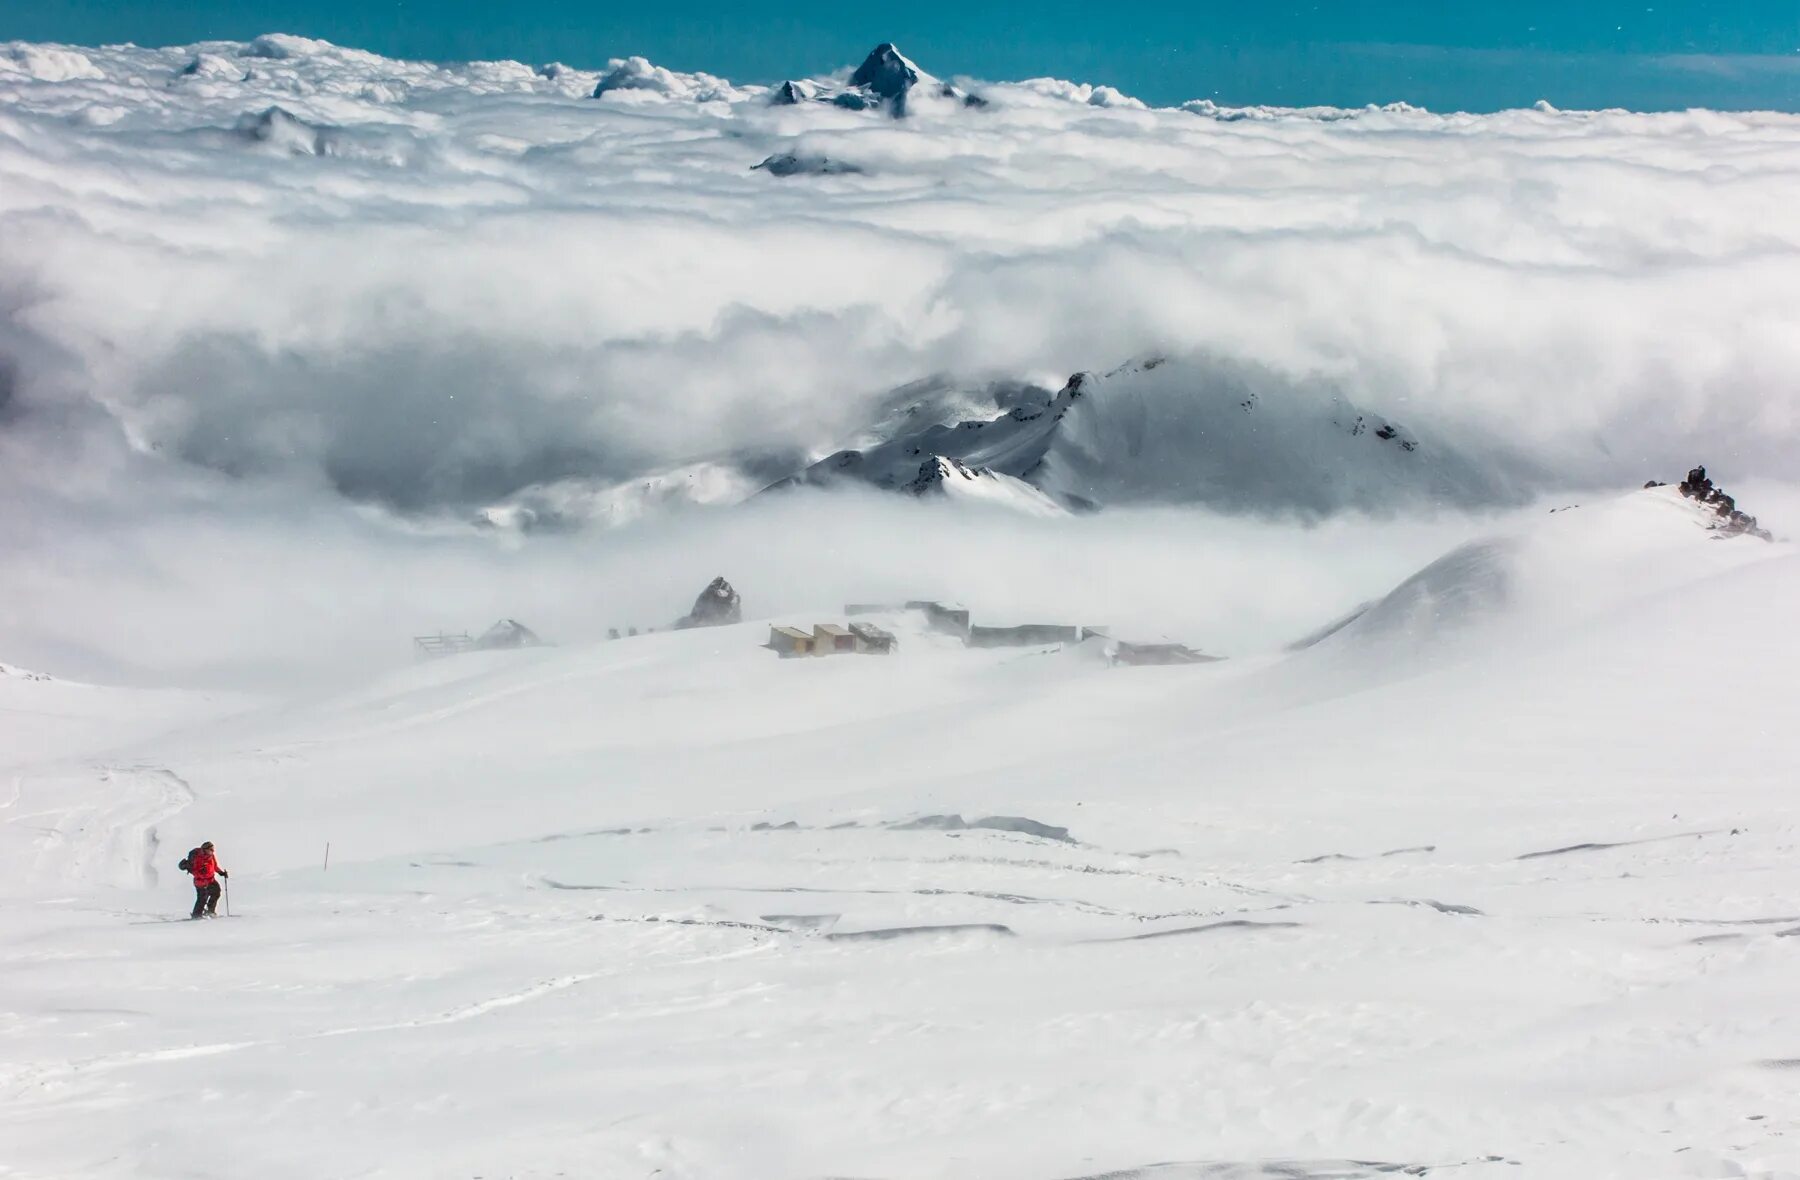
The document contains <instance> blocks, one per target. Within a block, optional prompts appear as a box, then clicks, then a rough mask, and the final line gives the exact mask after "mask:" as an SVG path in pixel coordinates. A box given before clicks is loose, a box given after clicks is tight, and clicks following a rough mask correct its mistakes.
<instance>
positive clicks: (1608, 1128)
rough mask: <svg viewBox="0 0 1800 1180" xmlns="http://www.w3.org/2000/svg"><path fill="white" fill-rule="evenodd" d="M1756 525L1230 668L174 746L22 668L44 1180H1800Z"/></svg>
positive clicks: (815, 675) (344, 701) (1470, 555)
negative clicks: (212, 906)
mask: <svg viewBox="0 0 1800 1180" xmlns="http://www.w3.org/2000/svg"><path fill="white" fill-rule="evenodd" d="M1705 514H1706V510H1705V509H1703V508H1701V507H1698V506H1695V505H1693V504H1692V503H1691V502H1688V501H1684V500H1682V499H1681V498H1680V497H1679V496H1678V495H1676V494H1675V493H1674V492H1672V491H1671V490H1669V489H1652V490H1647V491H1641V492H1636V493H1632V494H1630V495H1628V496H1625V497H1623V498H1617V497H1614V498H1608V499H1606V500H1603V501H1601V502H1598V503H1594V504H1590V505H1586V506H1583V507H1580V508H1576V509H1572V510H1570V511H1567V512H1559V513H1555V514H1546V515H1542V516H1538V517H1534V518H1533V520H1532V522H1531V523H1530V524H1528V525H1525V526H1521V527H1519V528H1517V529H1515V530H1514V531H1513V532H1511V533H1510V534H1509V535H1506V536H1502V537H1495V538H1491V539H1489V540H1486V541H1483V542H1480V543H1478V544H1474V545H1471V546H1468V547H1465V548H1464V549H1462V550H1459V551H1457V552H1456V553H1454V554H1451V555H1450V556H1448V557H1446V558H1445V559H1443V560H1441V561H1438V562H1435V563H1433V564H1431V565H1430V566H1428V567H1427V568H1425V569H1423V570H1421V571H1420V572H1419V573H1418V574H1417V576H1415V577H1413V578H1411V579H1408V580H1406V581H1404V582H1402V583H1401V584H1400V585H1399V586H1398V587H1397V588H1395V589H1394V590H1393V592H1392V593H1391V594H1389V595H1387V596H1386V597H1385V598H1383V599H1381V600H1380V601H1379V602H1378V603H1377V604H1376V605H1375V606H1373V607H1372V608H1371V609H1370V610H1368V611H1367V612H1366V613H1365V614H1364V615H1363V616H1362V617H1361V618H1360V619H1358V620H1357V621H1356V622H1354V623H1352V624H1350V625H1349V626H1347V627H1345V628H1343V629H1341V630H1340V631H1339V632H1338V633H1337V634H1335V635H1334V636H1332V637H1331V638H1329V639H1327V640H1325V641H1324V642H1322V643H1320V644H1318V645H1316V646H1314V647H1312V648H1308V649H1306V650H1304V651H1301V652H1298V653H1295V654H1290V655H1287V656H1283V657H1265V658H1262V659H1253V660H1241V661H1226V662H1224V663H1217V664H1206V665H1194V666H1188V667H1174V668H1136V669H1131V668H1109V667H1107V666H1106V665H1105V664H1103V663H1099V662H1096V661H1094V660H1092V659H1089V658H1085V656H1086V652H1085V650H1084V648H1070V649H1068V650H1066V651H1064V652H1062V653H1061V654H1058V653H1057V652H1055V651H1053V650H1047V649H1045V648H1042V647H1040V648H1036V649H990V650H980V649H972V648H964V647H963V646H961V644H960V643H958V642H956V641H954V640H952V639H950V638H948V637H946V636H943V635H939V634H937V633H936V632H934V631H933V630H932V629H930V628H929V627H928V626H927V625H926V624H925V623H924V622H923V621H922V620H921V619H918V618H916V617H914V616H911V615H907V614H904V613H897V614H892V615H889V616H887V617H885V618H882V619H881V620H880V621H881V622H882V624H883V625H884V626H885V627H888V628H890V629H891V630H892V631H894V632H895V633H896V634H898V636H899V638H900V650H899V652H898V653H896V654H894V655H889V656H884V657H865V656H844V657H838V658H835V659H814V660H778V659H776V658H774V657H773V656H772V655H771V654H770V653H769V652H767V651H764V650H762V648H761V647H760V643H761V638H762V632H763V630H765V629H766V627H767V623H766V622H760V623H746V624H743V625H740V626H729V627H723V628H713V629H705V630H699V631H683V632H672V633H666V634H656V635H647V636H640V637H638V638H635V639H624V640H620V641H617V642H613V643H604V644H600V645H598V646H575V647H564V648H536V649H527V650H519V651H506V652H488V653H479V654H472V655H466V656H459V657H455V658H452V659H447V660H443V661H439V662H434V663H430V664H426V665H422V666H420V667H419V668H417V669H415V670H411V671H405V672H398V673H395V674H392V675H390V676H388V677H386V678H384V679H382V680H380V681H378V682H375V683H373V684H370V685H368V686H367V687H365V688H363V689H361V690H358V691H353V692H349V693H340V694H336V695H332V696H329V697H325V698H320V699H311V700H307V701H303V702H289V703H282V704H272V705H268V706H264V707H261V708H257V709H252V710H250V711H247V712H245V711H242V709H243V707H242V705H241V704H238V705H234V706H230V707H227V705H226V704H225V703H223V702H220V703H217V704H216V705H215V711H216V712H217V713H218V714H222V715H221V716H218V717H217V719H215V720H212V721H201V722H199V723H197V724H196V723H194V722H193V720H192V719H191V718H189V719H187V724H186V725H185V727H184V728H181V729H178V730H175V731H173V732H170V733H168V734H166V735H165V736H161V737H153V738H144V737H138V738H136V739H133V740H131V741H123V742H122V741H120V740H119V739H120V737H121V733H120V732H119V730H118V729H117V728H116V725H115V723H116V724H117V725H126V724H129V725H139V724H141V723H142V722H143V721H144V719H145V717H146V716H147V715H148V714H147V706H146V705H145V703H144V702H143V701H140V700H138V699H135V698H134V697H133V696H131V695H130V694H128V693H118V692H115V693H112V694H110V695H108V696H106V697H104V698H99V700H101V701H103V702H104V703H96V700H95V699H87V700H81V701H80V702H79V703H78V704H77V703H72V702H75V701H76V700H77V698H76V696H75V695H74V694H78V693H83V692H86V693H94V692H97V691H98V690H83V689H81V688H80V686H72V685H65V684H61V683H58V682H54V681H48V680H39V679H31V678H26V677H23V676H16V675H9V676H8V678H7V679H5V680H0V690H4V691H5V692H6V693H7V694H8V695H7V697H6V701H7V705H6V708H5V709H4V711H0V722H3V723H4V725H5V726H6V729H5V731H4V744H3V745H0V749H4V751H5V755H4V765H0V775H3V776H4V778H5V779H7V780H10V787H9V791H8V793H9V800H8V802H7V805H6V807H5V809H4V811H0V863H3V864H5V865H6V866H7V871H6V875H5V877H4V878H3V883H4V884H3V887H4V893H5V898H6V900H5V901H4V903H0V924H3V928H4V930H5V938H4V940H0V944H3V945H4V947H5V950H4V952H3V953H4V956H5V970H4V972H0V1008H3V1009H4V1010H5V1012H6V1014H7V1017H6V1019H7V1022H8V1027H9V1035H8V1038H7V1042H6V1049H5V1051H4V1054H0V1115H3V1117H4V1121H5V1123H6V1125H7V1126H8V1128H9V1133H8V1136H7V1148H6V1151H7V1159H8V1165H9V1167H10V1168H11V1170H12V1171H14V1172H16V1173H18V1174H20V1175H29V1176H37V1175H45V1176H50V1175H54V1176H120V1177H127V1176H129V1177H143V1176H176V1175H180V1176H213V1175H217V1176H221V1177H222V1176H226V1175H229V1174H243V1173H244V1172H246V1171H249V1172H254V1173H255V1174H258V1175H265V1176H288V1175H292V1176H296V1177H298V1176H317V1175H334V1176H352V1175H356V1176H363V1175H366V1176H377V1175H379V1176H421V1177H423V1176H441V1175H471V1176H473V1175H486V1174H506V1175H515V1176H552V1175H556V1174H558V1173H564V1174H579V1175H596V1176H600V1175H604V1176H630V1175H640V1174H644V1175H647V1174H661V1175H666V1176H672V1177H707V1178H717V1177H767V1176H775V1175H781V1176H844V1175H858V1176H896V1177H897V1176H943V1177H951V1176H968V1175H981V1176H993V1177H1019V1178H1052V1180H1054V1178H1065V1177H1077V1176H1100V1175H1106V1176H1115V1175H1116V1176H1140V1175H1141V1176H1144V1177H1152V1176H1154V1177H1162V1176H1170V1177H1200V1176H1206V1177H1216V1176H1290V1177H1291V1176H1301V1177H1321V1178H1322V1177H1358V1176H1369V1177H1373V1176H1376V1175H1379V1174H1395V1173H1398V1172H1402V1171H1407V1170H1410V1171H1409V1172H1408V1174H1413V1175H1426V1174H1437V1173H1439V1172H1442V1173H1443V1174H1446V1175H1459V1176H1461V1175H1466V1176H1470V1177H1486V1176H1492V1177H1511V1176H1520V1175H1529V1176H1554V1177H1575V1176H1582V1177H1599V1176H1616V1177H1627V1176H1631V1177H1636V1176H1648V1175H1658V1176H1695V1177H1699V1176H1722V1175H1738V1176H1759V1177H1778V1176H1779V1177H1792V1176H1794V1175H1796V1168H1795V1154H1794V1151H1795V1141H1794V1133H1795V1128H1796V1127H1797V1126H1800V1105H1797V1103H1796V1096H1795V1091H1794V1089H1793V1087H1792V1085H1791V1084H1790V1077H1791V1073H1792V1064H1791V1063H1792V1061H1793V1060H1794V1059H1795V1058H1796V1056H1800V1019H1797V1018H1796V1016H1795V1010H1794V1006H1793V1004H1792V1002H1791V1000H1792V993H1793V986H1794V982H1795V972H1796V970H1797V969H1800V965H1797V964H1796V961H1795V957H1794V956H1795V953H1796V946H1795V943H1796V939H1795V938H1793V937H1788V936H1789V935H1794V934H1796V933H1800V912H1797V911H1796V908H1795V904H1794V900H1793V899H1794V895H1795V888H1796V884H1797V877H1796V873H1797V872H1800V870H1796V868H1795V866H1794V857H1793V838H1794V832H1795V824H1796V820H1797V818H1800V816H1797V814H1796V803H1795V798H1794V794H1793V791H1792V790H1791V786H1792V784H1791V782H1790V781H1789V780H1790V777H1791V775H1790V771H1791V768H1792V767H1793V766H1794V765H1795V764H1796V759H1797V758H1800V746H1796V738H1795V730H1794V727H1793V726H1792V725H1791V724H1790V723H1789V716H1788V714H1789V712H1790V708H1789V698H1790V696H1791V694H1790V693H1788V692H1787V691H1786V688H1785V686H1786V685H1787V684H1788V683H1789V682H1790V680H1791V677H1792V669H1793V667H1794V664H1795V658H1796V656H1797V655H1800V651H1796V648H1795V642H1794V635H1795V631H1794V629H1793V628H1792V626H1791V625H1790V621H1791V619H1790V616H1791V609H1792V608H1791V604H1792V602H1793V601H1794V595H1795V593H1796V592H1797V591H1800V565H1797V564H1796V559H1795V556H1794V554H1793V551H1792V548H1791V546H1789V545H1786V544H1769V543H1765V542H1763V541H1760V540H1757V539H1755V538H1752V537H1736V538H1732V539H1729V540H1718V539H1715V534H1713V533H1711V532H1709V531H1708V530H1707V528H1706V520H1705ZM777 621H784V620H777ZM785 621H789V622H801V621H802V620H801V619H798V618H796V619H789V620H785ZM804 621H806V622H811V621H814V620H813V619H807V620H804ZM77 711H79V714H77ZM46 714H54V715H60V716H63V717H65V719H66V721H67V724H69V725H71V726H73V725H75V724H76V723H77V722H79V723H80V724H83V725H86V726H88V728H87V729H86V731H85V735H86V736H85V739H84V740H83V741H82V742H81V743H80V744H70V742H69V741H65V742H64V743H63V744H62V745H61V746H60V747H59V748H58V749H57V750H54V751H49V750H35V751H34V750H31V749H29V748H27V747H24V746H21V745H19V744H18V743H19V741H20V738H21V736H22V735H25V734H30V733H32V732H34V726H35V725H36V720H35V718H36V717H38V716H41V715H46ZM171 720H172V719H171ZM69 732H71V733H74V732H75V731H74V730H70V731H69ZM71 740H72V739H71ZM203 838H210V839H214V840H215V841H217V842H218V845H219V849H220V855H221V858H222V860H223V862H224V863H225V865H226V867H228V868H231V869H233V870H234V874H233V876H232V878H231V885H232V897H231V906H232V912H233V914H234V916H233V917H232V918H229V919H219V920H217V921H216V922H213V923H188V922H185V921H182V920H180V919H179V915H180V914H181V912H182V911H183V908H184V907H185V905H186V901H187V899H186V897H185V896H184V895H185V893H186V892H187V890H186V888H185V886H184V884H183V883H182V881H183V878H182V875H181V874H180V873H178V872H176V871H175V869H174V861H175V859H177V858H178V857H179V856H180V855H181V853H182V851H183V850H184V849H185V848H187V847H189V846H191V845H192V844H194V843H197V842H198V841H199V840H201V839H203ZM327 845H329V846H330V853H329V855H330V863H329V868H327V867H326V860H325V857H326V849H327ZM99 1111H106V1112H108V1113H107V1114H106V1115H105V1117H98V1116H97V1115H96V1112H99ZM196 1111H198V1112H199V1114H198V1117H196ZM227 1112H229V1113H230V1117H225V1116H226V1114H227ZM1354 1161H1362V1162H1354Z"/></svg>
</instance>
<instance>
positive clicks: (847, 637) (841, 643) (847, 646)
mask: <svg viewBox="0 0 1800 1180" xmlns="http://www.w3.org/2000/svg"><path fill="white" fill-rule="evenodd" d="M855 650H856V636H854V635H852V634H851V633H850V629H849V628H848V627H840V626H838V625H837V624H836V623H820V624H819V625H818V626H816V627H814V628H813V650H812V654H814V655H815V656H835V655H839V654H842V653H845V652H853V651H855Z"/></svg>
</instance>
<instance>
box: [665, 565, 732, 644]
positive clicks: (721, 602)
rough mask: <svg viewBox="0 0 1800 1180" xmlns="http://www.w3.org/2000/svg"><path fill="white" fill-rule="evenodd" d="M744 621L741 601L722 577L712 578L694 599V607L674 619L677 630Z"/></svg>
mask: <svg viewBox="0 0 1800 1180" xmlns="http://www.w3.org/2000/svg"><path fill="white" fill-rule="evenodd" d="M743 621H744V607H743V603H742V602H741V601H740V600H739V599H738V592H737V591H736V590H733V589H732V588H731V583H730V582H727V581H726V580H725V579H724V578H722V577H721V578H714V579H713V580H712V581H711V582H709V583H707V586H706V589H704V590H702V591H700V597H698V598H696V599H695V600H694V609H693V610H691V611H689V612H688V613H687V614H685V615H683V616H682V617H681V618H679V619H677V620H675V629H676V630H677V631H686V630H689V629H690V628H693V627H724V626H728V625H730V624H732V623H741V622H743Z"/></svg>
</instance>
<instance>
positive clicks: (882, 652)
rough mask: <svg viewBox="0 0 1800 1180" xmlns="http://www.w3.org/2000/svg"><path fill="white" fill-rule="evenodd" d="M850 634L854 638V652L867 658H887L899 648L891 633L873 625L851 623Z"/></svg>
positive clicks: (897, 641) (898, 643)
mask: <svg viewBox="0 0 1800 1180" xmlns="http://www.w3.org/2000/svg"><path fill="white" fill-rule="evenodd" d="M850 634H851V635H853V636H855V637H856V650H857V651H859V652H861V653H862V654H863V655H868V656H889V655H893V654H894V651H895V650H896V649H897V648H898V647H899V646H900V641H899V640H898V639H895V638H894V633H893V632H892V631H883V630H882V629H881V628H880V627H877V626H875V625H874V624H873V623H851V624H850Z"/></svg>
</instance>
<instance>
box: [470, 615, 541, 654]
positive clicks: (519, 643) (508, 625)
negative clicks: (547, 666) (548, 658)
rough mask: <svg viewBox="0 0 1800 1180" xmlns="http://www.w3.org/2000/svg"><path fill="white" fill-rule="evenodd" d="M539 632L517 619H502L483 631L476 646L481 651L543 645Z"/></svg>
mask: <svg viewBox="0 0 1800 1180" xmlns="http://www.w3.org/2000/svg"><path fill="white" fill-rule="evenodd" d="M543 645H544V641H543V640H542V639H540V638H538V633H537V632H536V631H533V630H532V629H531V628H530V627H527V626H526V625H525V624H524V623H521V622H519V621H518V620H517V619H501V620H500V621H499V622H498V623H495V624H494V625H493V626H492V627H489V628H488V629H487V630H486V631H483V632H482V633H481V638H480V639H477V640H476V641H475V646H476V648H478V649H479V650H481V651H505V650H507V649H510V648H515V647H542V646H543Z"/></svg>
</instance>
